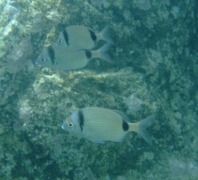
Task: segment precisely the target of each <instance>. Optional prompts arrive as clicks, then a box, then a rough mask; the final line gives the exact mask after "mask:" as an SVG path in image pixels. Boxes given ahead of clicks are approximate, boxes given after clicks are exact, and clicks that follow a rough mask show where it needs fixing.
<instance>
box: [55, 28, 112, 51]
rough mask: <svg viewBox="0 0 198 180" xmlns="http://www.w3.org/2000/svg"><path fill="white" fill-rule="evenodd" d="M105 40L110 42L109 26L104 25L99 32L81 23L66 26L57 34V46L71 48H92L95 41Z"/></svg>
mask: <svg viewBox="0 0 198 180" xmlns="http://www.w3.org/2000/svg"><path fill="white" fill-rule="evenodd" d="M99 41H106V42H108V43H112V41H111V39H110V38H109V27H108V26H106V27H105V28H104V29H103V30H102V31H101V32H99V33H95V32H94V31H93V30H92V29H91V28H89V27H86V26H81V25H72V26H68V27H66V28H65V29H64V30H63V31H62V32H61V33H60V35H59V36H58V39H57V41H56V44H57V45H58V46H64V47H69V48H73V49H93V48H94V47H95V45H96V43H97V42H99Z"/></svg>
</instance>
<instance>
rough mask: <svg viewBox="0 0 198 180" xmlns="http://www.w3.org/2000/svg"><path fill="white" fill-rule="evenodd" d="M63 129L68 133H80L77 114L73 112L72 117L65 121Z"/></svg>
mask: <svg viewBox="0 0 198 180" xmlns="http://www.w3.org/2000/svg"><path fill="white" fill-rule="evenodd" d="M61 127H62V129H64V130H66V131H68V132H74V133H77V132H80V126H79V116H78V113H77V112H73V113H72V114H71V116H70V117H68V118H67V119H66V120H64V121H63V124H62V126H61Z"/></svg>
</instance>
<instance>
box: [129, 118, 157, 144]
mask: <svg viewBox="0 0 198 180" xmlns="http://www.w3.org/2000/svg"><path fill="white" fill-rule="evenodd" d="M153 119H154V115H151V116H149V117H147V118H145V119H143V120H141V121H139V122H137V123H130V126H129V127H130V128H129V131H134V132H136V133H138V134H139V135H140V136H141V137H142V138H143V139H144V140H145V141H146V142H147V143H148V144H150V145H151V144H152V139H153V138H152V136H151V135H150V134H149V132H148V131H147V128H148V127H149V126H151V125H152V123H153Z"/></svg>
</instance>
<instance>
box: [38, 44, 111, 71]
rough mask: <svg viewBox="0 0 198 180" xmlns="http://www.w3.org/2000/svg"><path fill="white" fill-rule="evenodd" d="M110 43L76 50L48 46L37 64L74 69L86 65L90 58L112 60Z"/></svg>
mask: <svg viewBox="0 0 198 180" xmlns="http://www.w3.org/2000/svg"><path fill="white" fill-rule="evenodd" d="M109 47H110V45H109V44H105V45H104V46H102V47H101V48H100V49H98V50H94V51H91V50H86V49H79V50H74V49H70V48H65V47H63V46H55V45H52V46H48V47H47V48H44V49H43V50H42V52H41V54H40V55H39V57H38V58H37V60H36V64H38V65H40V66H42V67H47V68H52V69H56V70H66V71H67V70H73V69H79V68H83V67H85V66H86V65H87V64H88V63H89V61H90V60H92V59H94V58H99V59H101V60H104V61H107V62H112V61H111V58H110V56H109V55H108V54H107V51H108V49H109Z"/></svg>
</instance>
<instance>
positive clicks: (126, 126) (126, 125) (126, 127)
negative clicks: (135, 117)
mask: <svg viewBox="0 0 198 180" xmlns="http://www.w3.org/2000/svg"><path fill="white" fill-rule="evenodd" d="M122 129H123V130H124V131H128V130H129V124H128V123H127V122H126V121H124V120H123V121H122Z"/></svg>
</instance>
